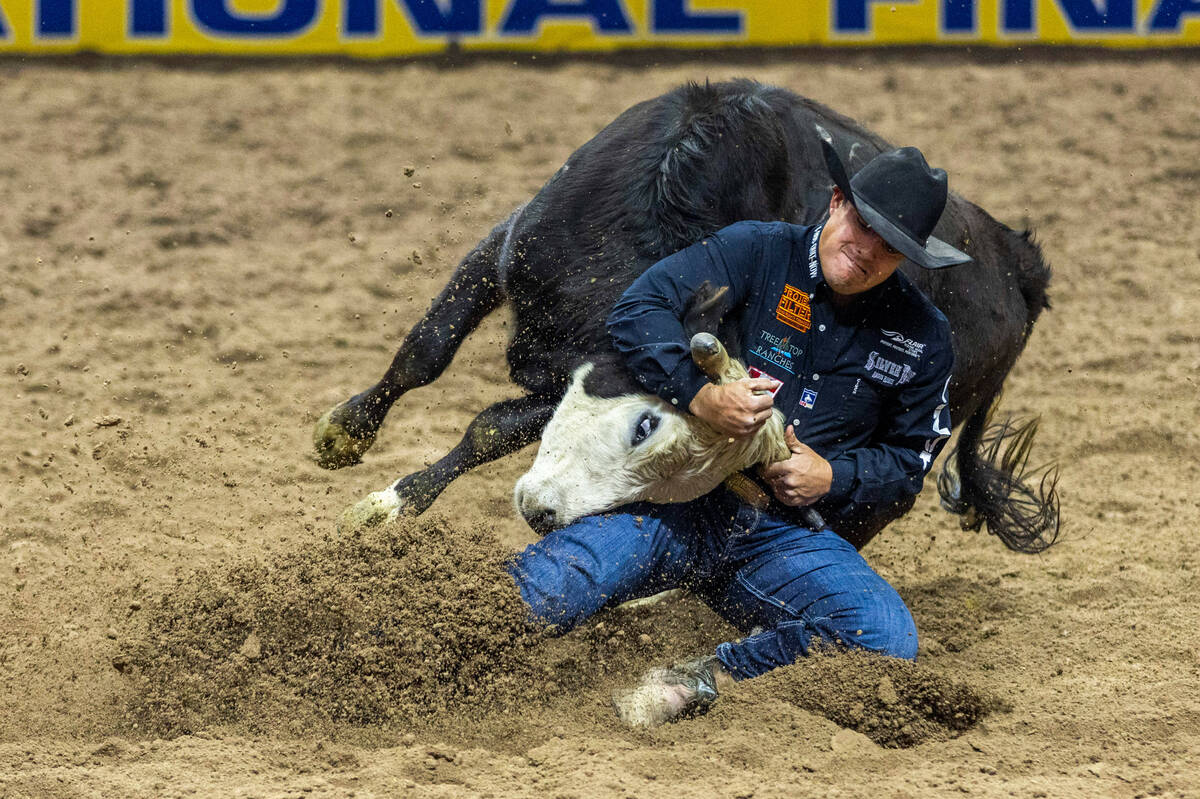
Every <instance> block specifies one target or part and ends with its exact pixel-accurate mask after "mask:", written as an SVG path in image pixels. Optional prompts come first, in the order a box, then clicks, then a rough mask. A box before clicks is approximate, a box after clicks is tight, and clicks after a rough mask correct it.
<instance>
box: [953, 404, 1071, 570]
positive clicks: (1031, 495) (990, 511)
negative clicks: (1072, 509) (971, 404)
mask: <svg viewBox="0 0 1200 799" xmlns="http://www.w3.org/2000/svg"><path fill="white" fill-rule="evenodd" d="M997 401H998V398H997ZM996 404H997V403H996V402H993V403H992V404H991V405H990V406H988V407H986V408H980V409H979V410H977V411H976V412H975V414H974V415H972V417H971V418H970V419H969V420H968V421H967V423H966V425H965V426H964V427H963V431H962V434H961V436H960V437H959V442H958V446H957V447H956V448H955V449H954V451H952V452H951V453H950V456H949V457H948V458H947V459H946V462H945V464H944V465H943V467H942V472H941V474H939V475H938V493H940V494H941V497H942V506H943V507H944V508H945V509H946V510H948V511H950V512H951V513H957V514H960V515H962V516H963V521H962V526H963V528H964V529H973V530H978V529H979V528H980V527H981V526H982V525H985V524H986V525H987V529H988V532H989V533H992V534H993V535H995V536H996V537H998V538H999V539H1000V540H1001V541H1003V542H1004V545H1005V546H1007V547H1008V548H1009V549H1011V550H1013V551H1015V552H1024V553H1027V554H1036V553H1038V552H1042V551H1044V550H1046V549H1047V548H1049V547H1050V546H1051V545H1053V544H1054V543H1055V542H1056V541H1057V540H1058V534H1059V527H1060V516H1059V498H1058V466H1057V464H1055V463H1046V464H1043V465H1041V466H1037V467H1032V468H1031V467H1030V466H1029V456H1030V454H1031V452H1032V448H1033V439H1034V436H1035V435H1036V434H1037V429H1038V419H1037V418H1033V419H1025V420H1014V419H1012V418H1007V419H1004V420H1003V421H1001V422H995V423H994V422H993V420H992V417H993V414H994V412H995V408H996Z"/></svg>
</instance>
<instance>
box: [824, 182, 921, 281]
mask: <svg viewBox="0 0 1200 799" xmlns="http://www.w3.org/2000/svg"><path fill="white" fill-rule="evenodd" d="M820 254H821V272H822V274H823V275H824V276H825V282H826V283H828V284H829V287H830V288H831V289H833V291H834V292H835V293H837V294H843V295H850V294H860V293H862V292H864V291H866V290H868V289H872V288H874V287H875V286H878V285H879V284H880V283H882V282H883V281H885V280H887V279H888V278H889V277H891V276H892V273H893V272H895V271H896V270H897V269H898V268H899V267H900V263H901V262H902V261H903V260H904V255H903V254H902V253H901V252H900V251H898V250H896V249H895V248H894V247H892V245H890V244H888V243H887V242H886V241H884V240H883V239H882V238H880V236H879V234H878V233H876V232H875V231H874V230H872V229H871V228H870V227H868V225H867V223H866V222H865V221H863V218H862V217H861V216H859V213H858V211H857V210H856V209H855V208H854V206H853V205H851V204H850V203H849V201H847V199H846V197H845V195H843V194H842V192H841V189H839V188H837V187H836V186H835V187H834V188H833V197H832V198H831V199H830V201H829V221H828V222H826V223H825V227H824V229H823V230H822V231H821V243H820Z"/></svg>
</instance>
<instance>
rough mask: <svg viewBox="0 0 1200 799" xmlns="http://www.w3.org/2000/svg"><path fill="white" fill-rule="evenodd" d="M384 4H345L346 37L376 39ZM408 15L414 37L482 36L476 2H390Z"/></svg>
mask: <svg viewBox="0 0 1200 799" xmlns="http://www.w3.org/2000/svg"><path fill="white" fill-rule="evenodd" d="M383 2H384V0H345V5H344V6H343V10H344V14H343V17H342V19H343V21H344V23H345V24H344V26H343V28H342V30H344V31H345V32H346V35H347V36H354V37H375V36H380V35H381V34H382V33H383V31H382V27H383V26H382V24H381V23H380V21H379V17H380V13H379V10H380V7H381V6H382V5H383ZM394 2H395V3H396V5H397V6H399V7H402V8H404V9H406V10H407V11H408V16H409V19H411V20H412V24H413V28H414V30H415V31H416V32H417V33H422V34H431V35H436V34H442V33H483V11H482V6H481V3H480V0H450V3H449V7H447V8H444V5H439V4H438V3H437V2H436V0H394Z"/></svg>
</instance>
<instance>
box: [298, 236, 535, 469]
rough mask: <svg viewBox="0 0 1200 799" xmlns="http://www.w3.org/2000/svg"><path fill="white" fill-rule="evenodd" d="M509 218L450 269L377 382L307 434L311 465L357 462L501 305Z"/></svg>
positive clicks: (338, 465)
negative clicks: (395, 412) (391, 413)
mask: <svg viewBox="0 0 1200 799" xmlns="http://www.w3.org/2000/svg"><path fill="white" fill-rule="evenodd" d="M515 218H516V215H515V214H514V215H513V216H512V217H510V218H509V220H508V221H506V222H505V223H503V224H502V225H500V226H498V227H497V228H496V229H495V230H493V231H492V232H491V234H489V235H488V237H487V238H485V239H484V240H483V241H481V242H479V244H478V245H476V247H475V249H473V250H472V251H471V252H470V253H468V255H467V257H466V258H464V259H463V260H462V263H460V264H459V265H458V269H456V270H455V272H454V276H453V277H451V278H450V282H449V283H447V284H446V287H445V288H444V289H442V293H441V294H439V295H438V297H437V299H436V300H434V301H433V305H432V306H431V307H430V309H429V311H428V312H427V313H426V314H425V316H424V317H422V318H421V321H419V322H417V324H416V326H415V327H413V329H412V330H410V331H409V333H408V335H407V336H406V337H405V339H404V342H403V343H402V344H401V345H400V349H399V351H398V352H397V353H396V356H395V357H394V358H393V359H392V365H391V366H390V367H388V370H387V372H386V373H385V374H384V376H383V379H382V380H380V381H379V382H378V383H376V384H375V385H373V386H371V387H370V388H369V389H367V390H366V391H364V392H362V393H361V394H356V395H354V396H353V397H351V398H350V399H348V400H346V401H345V402H343V403H341V404H340V405H337V406H335V407H333V408H331V409H330V410H329V411H327V412H326V413H325V415H324V416H322V417H321V419H320V420H319V421H318V422H317V425H316V428H315V429H314V430H313V447H314V449H315V450H316V457H317V463H319V464H320V465H321V466H324V467H325V468H327V469H340V468H341V467H343V466H350V465H353V464H355V463H358V462H359V460H360V459H361V458H362V454H363V453H364V452H366V451H367V449H368V448H369V447H370V446H371V445H372V444H373V443H375V434H376V432H377V431H378V430H379V425H381V424H382V423H383V419H384V417H385V416H387V412H388V410H389V409H390V408H391V407H392V403H394V402H395V401H396V400H397V399H399V398H400V397H401V396H402V395H403V394H404V393H405V392H407V391H411V390H412V389H414V388H419V387H420V386H424V385H427V384H429V383H432V382H433V381H434V380H436V379H437V377H438V376H439V375H441V373H442V371H443V370H444V369H445V368H446V367H447V366H448V365H449V364H450V360H451V359H452V358H453V357H454V353H455V352H457V351H458V348H459V345H461V344H462V342H463V339H464V338H466V337H467V334H468V333H470V332H471V331H472V330H474V329H475V328H476V326H478V325H479V323H480V322H481V321H483V318H484V317H485V316H487V315H488V314H489V313H491V312H492V311H494V310H495V309H496V308H497V307H498V306H499V305H500V304H501V303H502V302H503V301H504V294H503V292H502V291H501V289H500V283H499V269H498V262H499V258H500V252H501V250H502V249H503V246H504V239H505V236H506V235H507V234H508V229H509V226H510V224H511V223H512V220H513V219H515Z"/></svg>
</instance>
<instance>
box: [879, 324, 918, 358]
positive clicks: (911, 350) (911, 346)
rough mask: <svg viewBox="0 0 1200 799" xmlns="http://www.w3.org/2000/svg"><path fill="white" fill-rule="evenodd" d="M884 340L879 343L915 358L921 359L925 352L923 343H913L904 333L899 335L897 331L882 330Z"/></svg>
mask: <svg viewBox="0 0 1200 799" xmlns="http://www.w3.org/2000/svg"><path fill="white" fill-rule="evenodd" d="M879 332H880V333H882V334H883V338H881V339H879V343H880V344H882V345H883V346H885V347H891V348H892V349H894V350H896V351H897V352H903V353H904V354H905V355H911V356H912V357H914V358H919V357H920V356H921V353H923V352H924V351H925V344H924V342H921V341H913V340H912V339H911V338H909V337H908V336H906V335H904V334H903V333H897V332H896V331H895V330H880V331H879Z"/></svg>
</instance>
